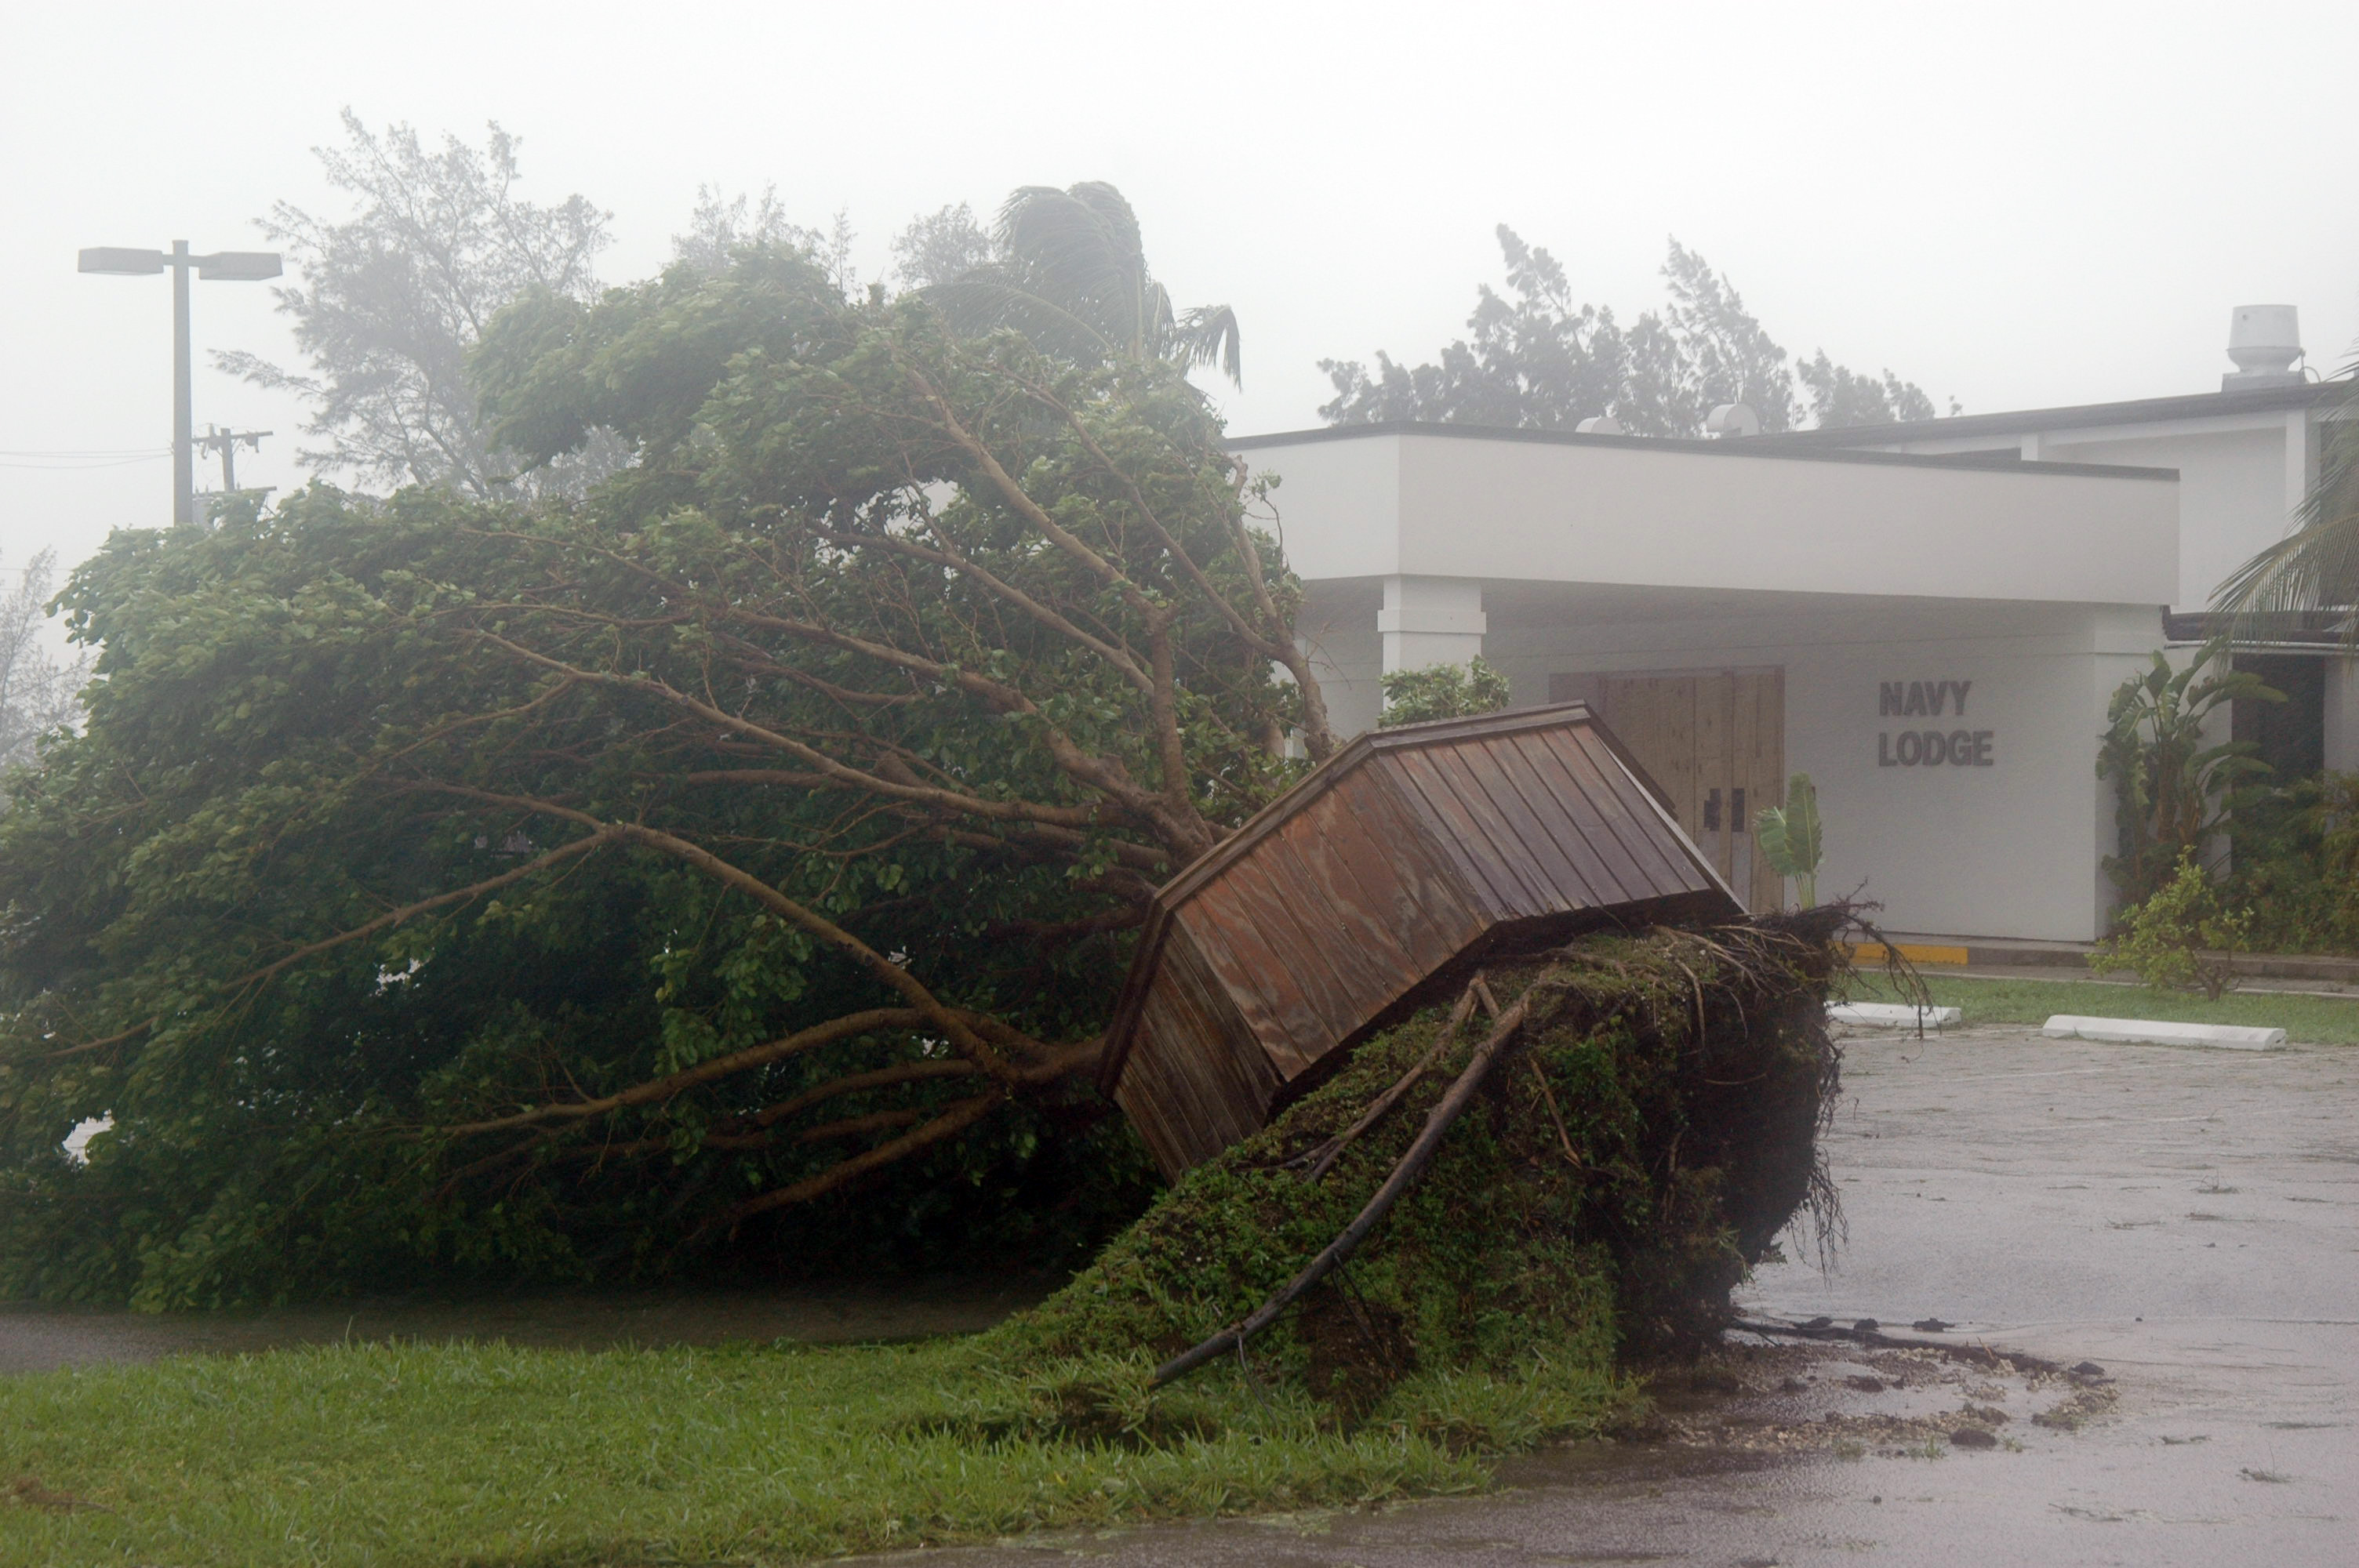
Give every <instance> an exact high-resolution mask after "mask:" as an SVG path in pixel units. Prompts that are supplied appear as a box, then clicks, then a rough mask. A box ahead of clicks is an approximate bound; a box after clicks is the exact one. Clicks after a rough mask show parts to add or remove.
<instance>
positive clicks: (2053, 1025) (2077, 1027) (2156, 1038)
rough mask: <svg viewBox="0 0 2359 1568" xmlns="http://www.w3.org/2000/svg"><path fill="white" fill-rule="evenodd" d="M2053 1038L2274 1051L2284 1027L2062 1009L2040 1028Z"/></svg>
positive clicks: (2283, 1034)
mask: <svg viewBox="0 0 2359 1568" xmlns="http://www.w3.org/2000/svg"><path fill="white" fill-rule="evenodd" d="M2039 1032H2040V1033H2042V1034H2045V1035H2047V1036H2048V1037H2049V1039H2051V1040H2096V1041H2102V1042H2105V1043H2109V1044H2118V1045H2219V1046H2224V1047H2226V1048H2227V1049H2229V1050H2232V1051H2275V1050H2277V1048H2278V1047H2280V1046H2282V1045H2283V1044H2285V1043H2286V1032H2285V1031H2284V1030H2282V1029H2254V1028H2247V1027H2245V1026H2242V1025H2238V1024H2232V1023H2166V1022H2159V1021H2158V1020H2155V1019H2148V1018H2083V1017H2081V1016H2080V1015H2078V1014H2076V1013H2070V1012H2060V1013H2058V1014H2056V1015H2055V1016H2054V1017H2052V1018H2050V1019H2049V1021H2048V1022H2047V1023H2046V1024H2045V1025H2043V1026H2042V1027H2041V1029H2040V1031H2039Z"/></svg>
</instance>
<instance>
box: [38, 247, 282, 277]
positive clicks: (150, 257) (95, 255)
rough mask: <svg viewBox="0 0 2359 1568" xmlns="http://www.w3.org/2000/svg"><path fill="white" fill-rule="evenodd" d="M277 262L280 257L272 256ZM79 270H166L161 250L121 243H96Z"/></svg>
mask: <svg viewBox="0 0 2359 1568" xmlns="http://www.w3.org/2000/svg"><path fill="white" fill-rule="evenodd" d="M270 259H271V260H272V261H273V262H276V261H277V259H278V258H277V257H276V256H273V257H271V258H270ZM74 270H75V271H77V272H108V273H114V274H115V275H117V276H123V277H138V276H145V275H147V274H148V273H157V272H161V271H163V270H164V253H163V252H161V251H135V250H125V248H124V247H122V246H121V245H94V246H92V247H91V248H90V249H88V250H85V251H83V252H82V255H81V259H80V262H79V264H78V265H76V267H75V268H74Z"/></svg>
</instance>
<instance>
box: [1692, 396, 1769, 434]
mask: <svg viewBox="0 0 2359 1568" xmlns="http://www.w3.org/2000/svg"><path fill="white" fill-rule="evenodd" d="M1703 428H1704V434H1706V435H1708V436H1718V437H1719V438H1722V439H1723V440H1726V439H1727V438H1729V437H1731V436H1757V435H1759V434H1761V416H1760V415H1758V414H1756V413H1755V412H1754V411H1753V406H1752V405H1751V404H1749V403H1723V404H1722V405H1721V406H1719V407H1717V408H1715V409H1713V410H1712V412H1711V413H1710V414H1708V415H1706V416H1704V421H1703Z"/></svg>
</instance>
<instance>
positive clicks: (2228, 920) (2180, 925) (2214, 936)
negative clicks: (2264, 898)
mask: <svg viewBox="0 0 2359 1568" xmlns="http://www.w3.org/2000/svg"><path fill="white" fill-rule="evenodd" d="M2252 923H2253V917H2252V915H2251V914H2250V912H2248V911H2244V910H2232V909H2229V908H2227V907H2226V906H2225V905H2224V904H2223V903H2222V901H2221V898H2220V894H2219V890H2217V889H2216V888H2214V887H2213V886H2212V879H2211V878H2209V877H2207V876H2205V875H2204V874H2203V868H2202V866H2201V864H2200V863H2199V862H2198V861H2197V860H2196V858H2195V851H2194V850H2193V849H2185V850H2182V851H2180V857H2179V870H2178V871H2177V873H2176V874H2175V875H2173V876H2172V878H2171V880H2170V881H2168V882H2165V883H2164V884H2163V885H2162V886H2161V887H2160V888H2158V889H2157V890H2156V892H2155V893H2154V896H2153V897H2151V898H2149V899H2147V901H2146V902H2145V903H2142V904H2140V905H2139V906H2138V907H2137V908H2136V911H2134V912H2133V913H2132V914H2131V915H2130V917H2129V920H2128V922H2127V924H2126V925H2125V926H2124V928H2123V930H2122V931H2121V933H2120V935H2115V936H2114V937H2112V938H2110V939H2108V940H2107V941H2105V942H2104V943H2103V944H2101V945H2100V946H2099V947H2098V949H2097V951H2096V952H2095V953H2093V954H2092V955H2091V956H2090V957H2089V968H2092V969H2094V970H2095V971H2096V972H2097V973H2099V974H2101V975H2102V974H2110V973H2112V972H2114V971H2115V970H2118V969H2128V970H2131V971H2133V972H2135V973H2136V975H2137V977H2138V978H2139V979H2142V980H2144V981H2145V982H2146V983H2147V985H2149V986H2152V987H2153V988H2154V989H2157V990H2200V991H2201V992H2202V993H2203V994H2204V995H2205V996H2206V997H2207V998H2209V999H2211V1000H2213V1001H2217V1000H2220V998H2221V996H2222V995H2223V994H2224V993H2225V992H2227V991H2229V990H2231V989H2234V986H2235V983H2236V971H2235V968H2234V966H2233V965H2232V964H2231V963H2230V962H2229V959H2228V957H2227V955H2228V954H2231V953H2242V952H2247V951H2249V950H2250V949H2251V947H2252Z"/></svg>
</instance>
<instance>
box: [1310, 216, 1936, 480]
mask: <svg viewBox="0 0 2359 1568" xmlns="http://www.w3.org/2000/svg"><path fill="white" fill-rule="evenodd" d="M1498 239H1499V249H1500V252H1501V254H1502V255H1503V256H1504V257H1505V260H1506V283H1507V293H1506V295H1502V294H1500V293H1498V292H1497V291H1495V290H1494V289H1493V288H1492V287H1490V285H1488V284H1484V285H1481V286H1480V287H1478V290H1477V294H1476V299H1475V305H1474V310H1473V314H1472V315H1471V316H1469V317H1468V318H1467V322H1466V324H1467V328H1468V332H1469V335H1468V336H1467V337H1465V338H1461V339H1459V340H1457V341H1453V342H1452V343H1451V344H1450V345H1449V346H1448V347H1446V348H1444V349H1443V350H1442V351H1441V356H1440V359H1439V360H1437V361H1434V362H1429V363H1426V364H1420V365H1415V366H1410V365H1404V364H1401V363H1399V362H1397V361H1395V360H1394V359H1393V358H1392V356H1391V355H1389V354H1387V353H1384V352H1381V351H1379V352H1378V353H1377V355H1376V363H1375V370H1374V371H1373V372H1371V371H1370V370H1369V369H1368V367H1367V366H1366V365H1365V364H1364V363H1363V362H1360V361H1358V360H1321V362H1320V364H1319V368H1320V369H1321V370H1322V371H1324V372H1326V373H1327V376H1328V379H1329V380H1330V381H1331V382H1332V384H1334V388H1335V396H1334V398H1333V399H1332V401H1330V402H1328V403H1325V404H1323V405H1321V407H1320V409H1319V416H1320V417H1321V418H1322V419H1324V420H1326V421H1327V422H1328V423H1330V424H1332V425H1359V424H1371V423H1375V422H1380V421H1389V420H1419V421H1425V422H1431V423H1448V424H1468V425H1490V426H1498V427H1522V428H1528V429H1544V430H1569V429H1571V428H1572V427H1574V426H1575V425H1577V424H1579V423H1580V422H1581V421H1582V420H1583V419H1586V418H1589V417H1591V416H1597V415H1606V416H1612V417H1613V418H1614V420H1615V421H1616V422H1617V423H1618V424H1620V425H1621V427H1623V429H1625V430H1626V431H1628V432H1629V433H1631V434H1632V435H1639V436H1696V435H1701V433H1702V431H1703V424H1704V419H1705V416H1707V415H1708V414H1710V413H1711V411H1712V407H1713V406H1715V405H1718V404H1723V403H1743V404H1746V405H1749V406H1751V407H1752V408H1753V410H1754V412H1755V413H1756V414H1757V415H1759V416H1760V418H1761V427H1762V429H1764V430H1770V431H1774V430H1788V429H1792V428H1795V427H1797V426H1798V425H1799V422H1800V419H1801V415H1802V406H1801V401H1800V399H1799V396H1798V395H1797V392H1796V387H1795V378H1796V375H1797V374H1798V373H1799V377H1800V379H1801V383H1802V385H1803V387H1804V388H1806V389H1807V390H1808V392H1809V394H1810V412H1811V414H1812V415H1813V416H1814V420H1815V423H1816V424H1817V425H1818V426H1819V427H1832V426H1836V425H1849V424H1876V423H1883V422H1886V421H1889V420H1892V419H1903V418H1910V419H1913V418H1920V417H1930V416H1931V414H1932V400H1931V399H1930V398H1929V397H1927V396H1926V395H1925V394H1924V393H1923V392H1922V391H1921V390H1920V389H1919V388H1918V387H1916V386H1914V385H1912V384H1908V383H1906V382H1902V381H1900V380H1899V379H1898V378H1897V377H1896V376H1894V375H1893V374H1892V373H1890V372H1888V371H1887V372H1886V373H1885V376H1884V379H1883V380H1882V381H1877V380H1875V378H1873V377H1869V376H1864V375H1862V374H1860V373H1856V372H1853V371H1849V370H1845V369H1843V367H1842V366H1840V365H1836V364H1833V363H1832V362H1831V361H1829V359H1828V358H1827V355H1826V353H1825V351H1823V350H1821V351H1820V352H1819V354H1818V356H1817V357H1816V358H1815V359H1813V360H1809V361H1804V362H1800V363H1799V365H1794V366H1789V365H1788V354H1787V352H1786V351H1785V350H1784V349H1782V348H1780V347H1779V346H1778V345H1777V343H1776V342H1775V341H1772V340H1771V338H1770V337H1769V335H1768V333H1767V331H1766V330H1763V328H1762V326H1761V323H1760V322H1759V321H1758V320H1756V319H1755V318H1754V316H1753V315H1752V314H1751V313H1750V312H1749V311H1747V310H1746V309H1745V301H1744V299H1743V298H1742V297H1740V296H1739V295H1738V294H1737V292H1736V290H1735V288H1734V287H1732V286H1731V285H1730V284H1729V282H1728V280H1727V278H1726V277H1724V276H1722V275H1721V274H1719V273H1717V272H1715V271H1713V270H1712V267H1711V265H1709V264H1707V263H1706V262H1705V261H1704V259H1703V258H1702V257H1701V256H1700V255H1698V254H1696V253H1694V252H1693V251H1690V250H1689V249H1687V248H1686V247H1685V246H1683V245H1681V244H1680V243H1679V242H1678V241H1677V240H1673V241H1671V242H1670V250H1669V255H1668V257H1667V258H1666V260H1665V261H1664V264H1663V278H1664V281H1665V284H1666V285H1667V287H1668V288H1669V294H1670V298H1669V302H1668V303H1667V304H1666V306H1665V307H1664V308H1663V309H1662V310H1661V311H1660V312H1659V313H1658V312H1654V311H1647V312H1646V313H1644V314H1642V315H1640V316H1638V317H1637V318H1636V319H1634V320H1632V321H1631V322H1630V323H1629V325H1628V326H1626V327H1625V326H1624V325H1623V324H1622V322H1621V320H1620V319H1618V318H1617V317H1615V315H1614V312H1613V310H1612V309H1610V308H1605V307H1602V306H1594V305H1589V304H1585V303H1582V302H1581V301H1579V300H1577V299H1576V298H1575V297H1573V292H1572V286H1571V281H1570V280H1569V279H1568V278H1567V276H1566V275H1565V271H1564V267H1563V265H1562V264H1560V262H1558V260H1557V259H1556V258H1555V257H1554V256H1552V255H1550V254H1549V253H1548V252H1547V251H1546V250H1543V249H1540V248H1538V247H1536V246H1533V245H1530V244H1527V243H1525V241H1524V240H1523V238H1522V237H1521V236H1520V235H1518V234H1517V232H1515V231H1514V230H1513V229H1510V228H1508V227H1507V226H1506V224H1504V223H1502V224H1500V225H1499V228H1498ZM1956 411H1957V410H1956V408H1955V407H1954V406H1952V408H1951V412H1952V413H1955V412H1956Z"/></svg>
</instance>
